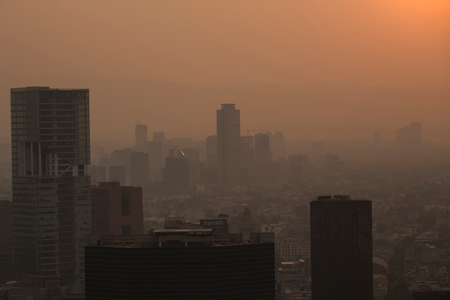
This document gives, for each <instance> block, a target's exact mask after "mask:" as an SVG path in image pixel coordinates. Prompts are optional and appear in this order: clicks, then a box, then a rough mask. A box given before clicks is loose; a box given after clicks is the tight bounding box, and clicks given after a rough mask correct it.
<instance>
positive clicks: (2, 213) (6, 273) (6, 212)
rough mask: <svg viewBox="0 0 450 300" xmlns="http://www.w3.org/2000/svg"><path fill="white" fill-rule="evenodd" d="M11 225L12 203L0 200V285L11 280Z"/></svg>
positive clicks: (12, 253) (12, 249)
mask: <svg viewBox="0 0 450 300" xmlns="http://www.w3.org/2000/svg"><path fill="white" fill-rule="evenodd" d="M12 224H13V214H12V202H11V201H9V200H0V241H1V242H0V283H2V282H6V281H9V280H11V279H12V276H13V274H14V267H13V258H14V247H13V225H12Z"/></svg>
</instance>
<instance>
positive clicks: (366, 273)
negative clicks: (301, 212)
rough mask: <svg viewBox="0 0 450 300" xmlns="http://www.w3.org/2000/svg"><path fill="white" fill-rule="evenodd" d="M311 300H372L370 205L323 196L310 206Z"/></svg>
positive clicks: (364, 201) (347, 199)
mask: <svg viewBox="0 0 450 300" xmlns="http://www.w3.org/2000/svg"><path fill="white" fill-rule="evenodd" d="M310 217H311V284H312V285H311V290H312V299H313V300H338V299H339V300H341V299H346V300H372V299H373V282H372V281H373V275H372V272H373V271H372V270H373V266H372V202H371V201H369V200H352V199H350V197H349V196H334V197H331V196H322V197H318V198H317V199H316V200H314V201H311V203H310Z"/></svg>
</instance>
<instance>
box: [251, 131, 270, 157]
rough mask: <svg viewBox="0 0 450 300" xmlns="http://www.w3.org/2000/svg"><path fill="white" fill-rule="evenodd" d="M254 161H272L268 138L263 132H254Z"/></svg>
mask: <svg viewBox="0 0 450 300" xmlns="http://www.w3.org/2000/svg"><path fill="white" fill-rule="evenodd" d="M255 161H257V162H270V161H272V153H270V139H269V136H268V135H267V134H265V133H257V134H255Z"/></svg>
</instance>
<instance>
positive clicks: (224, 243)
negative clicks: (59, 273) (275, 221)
mask: <svg viewBox="0 0 450 300" xmlns="http://www.w3.org/2000/svg"><path fill="white" fill-rule="evenodd" d="M274 251H275V249H274V243H273V234H272V233H254V234H252V236H251V239H250V241H249V242H248V243H244V240H243V239H242V235H240V234H218V235H214V231H213V229H166V230H153V231H151V232H150V234H149V235H147V236H131V237H112V236H109V237H108V236H102V237H93V236H91V237H90V238H89V241H88V243H87V245H86V300H94V299H105V300H106V299H108V300H111V299H121V300H128V299H130V300H131V299H133V300H134V299H141V300H146V299H158V300H163V299H171V300H175V299H183V300H186V299H195V300H201V299H208V300H210V299H230V300H231V299H233V300H237V299H258V300H264V299H270V300H275V297H276V292H275V291H276V282H275V252H274Z"/></svg>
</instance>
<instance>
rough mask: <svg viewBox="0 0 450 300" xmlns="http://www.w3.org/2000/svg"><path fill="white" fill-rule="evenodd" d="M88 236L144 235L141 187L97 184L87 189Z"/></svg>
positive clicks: (107, 183)
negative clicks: (89, 202) (89, 199)
mask: <svg viewBox="0 0 450 300" xmlns="http://www.w3.org/2000/svg"><path fill="white" fill-rule="evenodd" d="M91 192H92V217H91V220H92V234H100V235H102V234H103V235H139V234H144V216H143V208H142V188H141V187H133V186H121V185H120V183H118V182H100V183H99V185H98V186H92V187H91Z"/></svg>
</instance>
